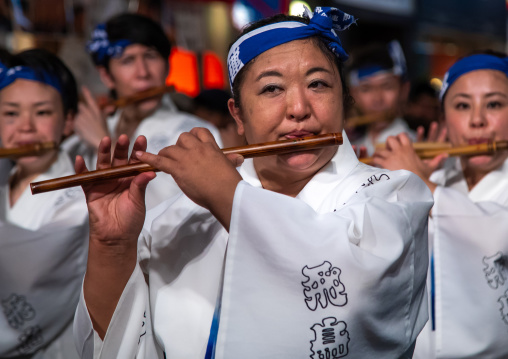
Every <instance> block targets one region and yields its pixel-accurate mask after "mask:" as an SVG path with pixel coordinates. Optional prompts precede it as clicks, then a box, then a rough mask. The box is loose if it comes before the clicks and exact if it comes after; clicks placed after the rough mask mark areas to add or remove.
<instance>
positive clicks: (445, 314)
mask: <svg viewBox="0 0 508 359" xmlns="http://www.w3.org/2000/svg"><path fill="white" fill-rule="evenodd" d="M431 180H432V181H434V182H435V183H437V184H439V186H438V188H437V189H436V191H435V193H434V196H435V205H434V208H433V210H432V219H431V225H432V227H433V231H432V232H433V236H430V238H429V239H430V246H432V249H433V252H434V263H435V267H434V271H435V278H436V280H435V283H436V287H435V291H436V296H435V301H436V302H435V303H436V304H435V308H436V309H435V313H436V314H435V317H436V320H435V326H436V329H435V331H432V327H431V323H430V322H429V324H428V325H427V326H426V327H425V329H424V330H423V331H422V334H421V335H420V336H419V338H418V341H417V345H416V350H415V358H422V359H423V358H425V359H429V358H450V359H451V358H485V359H489V358H492V359H494V358H496V359H497V358H506V357H508V346H507V345H506V344H507V343H508V267H507V263H508V262H507V261H506V258H507V257H506V256H507V255H508V239H507V238H508V236H507V234H508V161H506V162H505V163H504V164H503V165H502V166H501V168H499V169H497V170H495V171H492V172H490V173H489V174H488V175H487V176H485V177H484V178H483V179H482V180H481V181H480V182H479V183H478V184H477V185H476V186H475V187H474V188H473V189H472V190H471V191H469V190H468V187H467V183H466V181H465V179H464V176H463V172H462V169H461V165H460V161H459V160H458V159H451V160H449V161H447V163H446V165H445V167H444V168H443V169H441V170H439V171H437V172H436V173H434V174H433V176H432V177H431Z"/></svg>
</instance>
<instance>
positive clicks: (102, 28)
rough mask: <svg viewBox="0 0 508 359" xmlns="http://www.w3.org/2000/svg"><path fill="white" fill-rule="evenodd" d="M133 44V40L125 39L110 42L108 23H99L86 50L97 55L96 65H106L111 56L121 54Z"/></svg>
mask: <svg viewBox="0 0 508 359" xmlns="http://www.w3.org/2000/svg"><path fill="white" fill-rule="evenodd" d="M131 44H132V42H131V41H129V40H125V39H124V40H117V41H113V42H110V41H109V38H108V33H107V32H106V25H105V24H99V25H97V27H96V28H95V30H94V31H93V32H92V38H91V39H90V41H88V43H87V45H86V50H87V51H88V53H89V54H93V55H96V56H95V58H94V62H95V64H96V65H102V66H105V65H107V62H108V61H109V59H110V58H111V57H118V56H120V55H121V54H122V53H123V50H125V48H126V47H127V46H129V45H131Z"/></svg>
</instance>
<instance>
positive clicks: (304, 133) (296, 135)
mask: <svg viewBox="0 0 508 359" xmlns="http://www.w3.org/2000/svg"><path fill="white" fill-rule="evenodd" d="M315 135H317V133H316V132H311V131H307V130H294V131H291V132H288V133H286V134H285V135H284V138H286V139H288V140H294V139H295V138H302V137H309V136H315Z"/></svg>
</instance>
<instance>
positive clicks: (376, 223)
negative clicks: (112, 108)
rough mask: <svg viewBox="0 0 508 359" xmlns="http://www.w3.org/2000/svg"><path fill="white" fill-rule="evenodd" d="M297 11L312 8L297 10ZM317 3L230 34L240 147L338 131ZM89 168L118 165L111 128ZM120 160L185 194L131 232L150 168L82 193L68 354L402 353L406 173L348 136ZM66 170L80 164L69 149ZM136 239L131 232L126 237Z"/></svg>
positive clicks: (415, 186)
mask: <svg viewBox="0 0 508 359" xmlns="http://www.w3.org/2000/svg"><path fill="white" fill-rule="evenodd" d="M312 15H313V16H312ZM353 22H354V18H353V17H352V16H350V15H348V14H345V13H343V12H342V11H340V10H338V9H335V8H327V7H322V8H321V7H318V8H316V10H315V12H314V14H311V13H310V12H309V11H306V13H305V16H304V17H295V16H286V15H278V16H275V17H271V18H268V19H265V20H261V21H259V22H257V23H254V24H251V25H250V26H249V27H248V28H246V29H245V30H244V31H243V33H242V34H241V36H240V37H239V38H238V40H237V41H236V42H235V43H234V44H233V45H232V47H231V49H230V52H229V55H228V69H229V76H230V82H231V85H232V90H233V94H234V95H233V96H234V97H233V99H231V100H230V101H229V109H230V111H231V114H232V115H233V117H234V118H235V120H236V122H237V124H238V127H239V133H240V134H241V135H243V134H244V135H245V137H246V139H247V142H248V143H250V144H252V143H261V142H267V141H276V140H283V139H291V138H299V137H304V136H309V135H316V134H323V133H329V132H337V131H341V130H342V128H343V119H344V110H345V106H347V105H348V103H349V101H350V99H349V95H348V90H347V87H346V86H345V85H344V77H343V72H342V69H343V61H344V60H346V59H347V54H346V52H345V50H344V49H343V47H342V45H341V42H340V40H339V38H338V36H337V32H338V31H340V30H343V29H345V28H347V27H348V26H349V25H350V24H352V23H353ZM110 143H111V141H110V140H109V139H107V138H106V139H104V140H103V141H102V143H101V145H100V148H99V156H98V163H97V167H99V168H107V167H109V166H111V165H117V164H118V165H119V164H125V163H126V162H127V149H128V141H127V138H126V137H123V136H122V137H120V139H119V141H118V143H117V146H116V149H115V152H114V158H113V161H112V163H111V155H110V149H109V148H110ZM144 146H146V142H145V141H144V139H142V138H140V139H138V140H137V141H136V143H135V144H134V153H133V154H132V155H131V159H130V161H131V162H134V161H138V160H140V161H142V162H146V163H148V164H150V165H152V166H154V167H156V168H159V169H161V170H163V171H166V172H168V173H170V174H171V175H172V176H173V177H174V178H175V180H176V182H177V183H178V185H179V186H180V187H181V189H182V190H183V192H184V193H185V196H184V195H182V196H180V197H178V198H176V199H173V200H171V201H168V202H165V203H163V204H161V206H159V207H157V208H156V209H155V210H153V211H151V212H154V213H150V214H149V215H150V216H152V217H153V216H155V215H156V214H157V215H158V217H157V218H156V219H155V220H154V221H153V223H152V226H151V228H149V229H146V228H145V229H143V230H142V226H143V222H144V209H145V207H144V201H143V193H144V188H145V187H146V185H147V183H148V182H149V181H150V180H151V179H152V178H153V174H150V173H144V174H140V175H138V176H137V177H135V178H134V179H130V180H127V179H123V180H119V181H112V182H109V183H103V184H97V185H88V186H84V190H85V193H86V197H87V202H88V206H89V212H90V223H91V235H90V252H89V261H88V269H87V273H86V277H85V280H84V287H83V296H82V298H81V302H80V304H79V306H78V309H77V317H76V321H75V328H76V339H77V343H78V351H79V352H80V353H81V355H82V356H83V358H92V357H93V358H126V357H134V356H136V357H137V358H165V357H166V358H199V359H203V358H275V357H276V358H299V357H313V358H318V357H322V356H327V357H346V356H347V357H348V358H373V357H376V358H390V359H393V358H410V357H411V355H412V352H413V345H414V342H415V340H416V336H417V335H418V333H419V331H420V330H421V328H422V327H423V325H424V323H425V322H426V320H427V308H426V306H425V305H422V303H423V304H424V303H425V278H426V272H427V256H426V254H427V244H426V241H425V238H426V236H427V227H426V226H427V216H428V212H429V210H430V207H431V206H432V203H433V202H432V198H431V196H430V192H429V191H428V189H427V188H426V186H425V185H424V184H423V183H422V182H421V181H420V180H419V179H418V178H417V176H415V175H413V174H411V173H409V172H406V171H399V172H390V171H386V170H380V169H375V168H373V167H369V166H367V165H363V164H361V163H359V162H358V160H357V158H356V156H355V153H354V152H353V150H352V148H351V145H350V144H349V142H348V140H347V138H345V139H344V144H343V145H342V146H340V147H339V148H338V150H337V148H336V147H335V148H330V147H327V148H323V149H318V150H312V151H304V152H297V153H291V154H285V155H278V156H271V157H259V158H256V159H253V160H245V162H244V163H243V165H242V166H241V168H240V170H239V171H237V170H236V169H235V165H237V164H239V163H241V160H242V158H241V157H234V156H230V157H229V158H227V157H225V156H224V155H223V154H222V152H221V151H220V150H219V147H218V146H217V144H216V143H215V141H214V139H213V137H212V136H211V134H210V133H209V132H208V131H207V130H205V129H193V130H192V131H191V132H190V133H185V134H182V135H181V136H180V138H179V140H178V142H177V144H176V145H175V146H170V147H167V148H165V149H163V150H162V151H160V152H159V154H158V155H152V154H150V153H147V152H143V148H144ZM76 169H77V172H83V171H86V169H85V166H84V163H83V161H82V159H80V158H78V161H77V163H76ZM140 233H141V234H140Z"/></svg>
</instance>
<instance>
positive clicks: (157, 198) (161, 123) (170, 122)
mask: <svg viewBox="0 0 508 359" xmlns="http://www.w3.org/2000/svg"><path fill="white" fill-rule="evenodd" d="M121 113H122V112H121V111H117V112H116V113H115V115H113V116H111V117H109V118H108V120H107V125H108V130H109V133H110V134H111V135H112V136H114V134H115V133H116V126H117V125H118V121H119V120H120V116H121ZM194 127H204V128H207V129H209V130H210V132H211V133H212V135H213V136H214V137H215V141H216V142H217V144H218V145H219V147H222V140H221V137H220V134H219V130H218V129H217V128H216V127H215V126H214V125H212V124H211V123H210V122H207V121H204V120H202V119H200V118H198V117H196V116H193V115H191V114H188V113H184V112H179V111H178V110H177V108H176V106H175V104H174V103H173V102H172V101H171V98H170V97H169V95H164V96H163V97H162V101H161V105H160V107H159V108H158V109H157V110H156V111H155V112H154V113H153V114H152V115H150V116H149V117H147V118H145V119H143V121H141V122H140V124H139V125H138V127H137V128H136V131H135V132H134V134H133V135H132V136H131V138H130V142H131V145H130V149H129V153H130V151H131V150H132V146H133V145H134V141H135V140H136V138H137V137H138V136H141V135H143V136H145V137H146V139H147V142H148V147H147V152H150V153H155V154H157V153H158V152H159V151H160V150H161V149H163V148H164V147H167V146H171V145H174V144H175V143H176V141H177V140H178V137H179V136H180V135H181V134H182V133H183V132H188V131H190V130H192V129H193V128H194ZM72 137H73V138H69V139H68V140H67V141H66V143H65V144H64V148H66V150H67V151H68V152H69V153H70V154H71V157H75V156H76V155H78V154H79V155H83V156H84V157H85V162H86V164H87V166H88V168H91V169H95V164H96V161H97V157H96V150H97V149H90V148H87V147H86V145H85V144H83V143H82V142H81V140H80V139H79V138H78V137H77V136H72ZM179 193H180V189H179V188H178V186H177V185H176V183H175V181H174V180H173V178H172V177H171V176H170V175H168V174H167V173H163V172H158V173H157V177H156V178H155V179H154V180H152V181H151V182H150V184H149V185H148V187H147V191H146V200H145V203H146V208H147V209H151V208H153V207H155V206H157V205H158V204H159V203H161V202H163V201H164V200H166V199H168V198H170V197H172V196H174V195H176V194H179Z"/></svg>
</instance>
